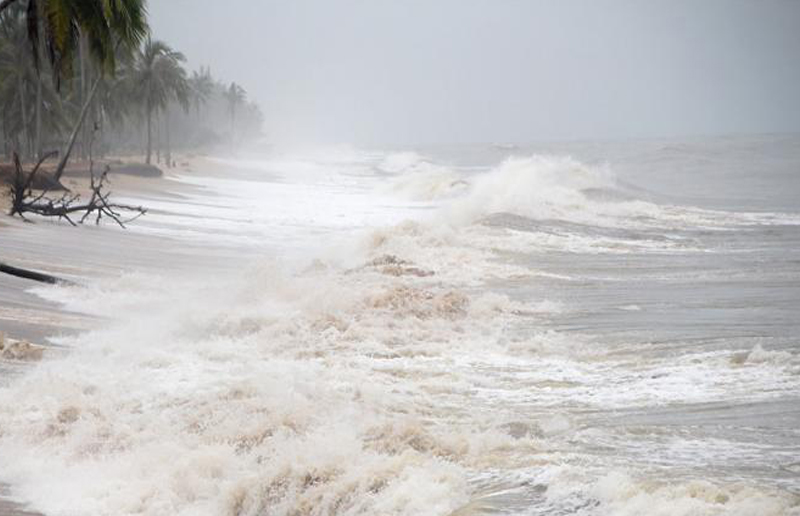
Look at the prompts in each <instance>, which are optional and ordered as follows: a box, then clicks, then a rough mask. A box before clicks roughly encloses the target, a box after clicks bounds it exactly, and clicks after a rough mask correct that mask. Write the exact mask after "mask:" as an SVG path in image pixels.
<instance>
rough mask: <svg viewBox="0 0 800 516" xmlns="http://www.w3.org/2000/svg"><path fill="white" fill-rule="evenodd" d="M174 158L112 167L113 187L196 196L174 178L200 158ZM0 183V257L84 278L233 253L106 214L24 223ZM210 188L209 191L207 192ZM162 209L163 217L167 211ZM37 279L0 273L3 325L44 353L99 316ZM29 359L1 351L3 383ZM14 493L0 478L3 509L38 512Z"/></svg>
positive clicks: (184, 265) (185, 264)
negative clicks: (75, 307)
mask: <svg viewBox="0 0 800 516" xmlns="http://www.w3.org/2000/svg"><path fill="white" fill-rule="evenodd" d="M179 161H180V162H181V163H182V164H183V165H182V166H181V167H179V168H176V169H172V170H171V171H168V172H167V173H165V175H164V176H163V177H141V176H136V175H130V174H125V175H123V174H112V175H111V176H110V189H111V190H112V192H113V194H114V195H116V196H119V197H120V198H122V197H124V198H125V200H126V202H128V200H130V199H135V200H137V201H141V204H142V205H144V206H147V205H148V201H150V202H156V201H163V200H165V199H168V200H169V201H170V202H172V203H177V204H180V202H181V199H184V198H188V196H193V197H192V198H193V199H194V201H193V202H195V203H196V202H197V194H198V192H197V191H196V190H195V189H193V187H191V186H189V185H186V184H184V183H181V182H178V181H175V180H174V177H173V175H174V174H191V173H192V171H193V170H196V169H197V167H201V168H202V166H203V165H202V163H200V162H199V160H189V159H187V158H182V159H180V160H179ZM206 168H210V167H206ZM64 182H65V184H66V185H67V187H68V188H70V189H71V190H73V191H76V192H81V193H82V194H84V195H85V192H86V191H87V190H88V185H87V183H88V181H87V179H85V178H81V177H74V176H67V177H65V181H64ZM5 190H6V188H5V187H3V192H2V196H0V211H2V214H0V262H5V263H8V264H10V265H13V266H17V267H23V268H26V269H32V270H36V271H41V272H45V273H48V274H53V275H56V276H59V277H63V278H66V279H70V280H73V281H77V282H83V281H87V280H88V279H89V278H93V279H96V278H103V277H114V276H118V275H119V274H121V273H122V272H124V271H128V270H136V271H148V270H158V271H161V272H164V271H167V272H170V271H174V272H175V273H176V274H180V273H181V271H186V270H191V269H196V268H209V269H212V268H214V267H224V264H225V262H226V260H225V258H226V257H227V256H229V255H230V253H234V252H236V251H235V250H232V249H225V248H220V247H219V246H214V247H213V248H211V247H208V246H206V245H204V244H203V243H202V239H199V240H198V241H197V242H194V243H193V242H186V241H183V240H175V239H172V238H169V237H166V236H163V235H160V234H157V233H155V234H149V233H143V232H137V231H134V230H123V229H121V228H119V227H117V226H116V225H115V224H113V222H111V221H106V222H105V223H104V224H102V225H100V226H95V225H94V224H88V223H87V224H86V225H83V226H79V227H71V226H70V225H69V224H68V223H67V222H66V221H63V222H57V221H52V220H46V219H37V220H34V221H32V222H25V221H23V220H21V219H19V218H18V217H14V218H12V217H9V216H8V215H7V213H8V208H9V201H8V198H7V195H6V191H5ZM207 195H213V194H212V193H210V192H207ZM173 205H174V204H173ZM160 215H161V216H162V218H163V216H164V213H161V214H160ZM136 223H137V222H133V223H132V224H136ZM37 286H38V284H37V283H35V282H31V281H29V280H24V279H20V278H16V277H12V276H9V275H6V274H0V332H2V333H3V334H4V336H5V338H6V341H7V342H8V341H25V342H30V343H33V344H34V345H36V346H43V347H44V349H45V351H44V355H45V357H46V355H47V354H48V353H49V352H52V351H53V350H54V349H55V348H56V347H57V344H54V343H53V342H52V341H51V340H50V339H51V338H53V337H58V336H63V335H68V334H72V333H75V332H80V331H84V330H88V329H91V328H92V327H94V326H95V325H96V324H97V323H98V321H96V320H93V318H92V317H89V316H87V315H85V314H80V313H74V312H70V311H68V310H65V309H64V308H62V307H61V306H60V305H58V304H57V303H54V302H49V301H46V300H44V299H42V298H41V297H39V296H37V295H36V294H34V293H33V292H31V289H33V288H35V287H37ZM29 366H30V364H29V363H27V362H25V361H18V360H7V359H3V358H2V357H1V356H0V382H3V383H5V382H8V381H11V380H13V378H14V377H15V376H16V375H19V374H23V373H24V372H25V370H26V368H27V367H29ZM11 495H12V493H11V492H10V488H9V487H8V486H2V485H0V516H22V515H32V514H35V513H32V512H26V510H25V507H24V506H22V505H19V504H17V503H15V502H13V501H12V500H11V499H9V496H11Z"/></svg>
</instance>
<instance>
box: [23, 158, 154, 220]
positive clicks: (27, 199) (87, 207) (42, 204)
mask: <svg viewBox="0 0 800 516" xmlns="http://www.w3.org/2000/svg"><path fill="white" fill-rule="evenodd" d="M56 154H57V152H51V153H48V154H47V155H45V156H43V157H42V159H40V160H39V162H38V163H37V164H36V166H34V168H33V170H32V171H31V172H30V173H29V174H27V176H26V174H25V173H24V172H23V171H22V165H21V164H20V161H19V156H18V155H17V154H16V153H14V167H15V174H14V181H13V183H12V185H11V212H10V213H9V214H10V215H11V216H14V215H18V216H19V217H20V218H22V219H25V214H34V215H40V216H42V217H56V218H58V219H65V220H66V221H67V222H69V223H70V224H71V225H73V226H76V225H77V224H78V223H81V224H82V223H83V222H84V221H86V220H87V219H88V218H90V217H91V216H94V217H95V224H100V221H101V220H102V219H103V217H104V216H105V217H107V218H110V219H111V220H113V221H114V222H116V223H117V224H118V225H119V226H120V227H122V228H124V227H125V224H127V223H128V222H131V221H133V220H135V219H137V218H139V217H141V216H142V215H144V214H145V213H147V210H146V209H145V208H143V207H142V206H130V205H127V204H117V203H113V202H111V201H110V199H109V198H110V195H111V192H110V191H107V190H106V183H107V181H108V171H109V168H108V167H106V169H105V170H104V171H103V173H102V174H101V175H100V177H99V178H95V175H94V170H93V168H94V165H93V162H90V173H91V179H90V181H91V183H90V189H91V191H92V196H91V198H90V199H89V202H87V203H80V195H79V194H71V193H70V192H65V193H63V194H62V195H61V196H60V197H57V198H51V197H48V196H47V194H48V190H47V188H45V189H44V190H42V191H41V192H40V193H38V194H34V193H33V189H32V187H31V185H32V184H33V179H34V176H35V175H36V173H37V172H38V171H39V168H40V167H41V166H42V163H44V161H45V160H46V159H48V158H50V157H52V156H54V155H56ZM122 212H131V213H133V216H131V217H129V218H127V219H123V214H122ZM79 214H82V216H81V218H80V219H78V221H77V222H76V221H75V220H73V218H72V217H73V216H75V217H76V218H77V215H79Z"/></svg>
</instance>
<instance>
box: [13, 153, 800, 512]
mask: <svg viewBox="0 0 800 516" xmlns="http://www.w3.org/2000/svg"><path fill="white" fill-rule="evenodd" d="M745 143H747V144H748V145H753V143H752V142H745ZM741 144H742V143H741V142H738V143H737V142H736V141H732V142H728V143H727V145H729V146H730V147H731V152H732V154H736V153H735V152H734V151H735V150H736V149H737V147H736V146H737V145H741ZM628 145H629V148H628V152H627V153H625V156H633V157H632V158H630V157H629V158H620V157H619V156H618V155H616V154H615V153H614V148H607V149H605V150H606V151H607V153H608V155H609V156H608V157H607V158H604V159H605V161H607V162H606V163H598V161H597V159H596V158H597V156H596V154H600V156H601V157H602V156H603V154H604V152H603V148H602V146H600V147H598V146H597V145H591V146H587V147H585V148H584V147H581V146H579V145H576V146H574V147H573V148H567V149H564V148H555V149H539V148H531V149H527V148H524V147H513V148H506V147H498V146H483V147H479V146H473V147H470V148H466V149H445V148H442V149H418V150H417V151H416V152H406V151H403V152H401V153H382V152H369V153H367V152H360V151H354V150H343V149H338V150H337V151H336V152H335V153H331V154H330V155H327V154H326V153H325V152H316V153H314V154H304V155H297V154H295V155H291V156H288V155H285V156H272V157H269V158H267V159H253V160H248V161H231V160H228V161H226V160H216V161H214V162H212V165H210V167H211V168H212V169H214V173H213V174H211V173H208V174H203V173H198V174H194V175H192V176H189V175H187V176H185V177H180V178H179V180H181V181H184V182H187V183H190V184H192V185H193V187H195V188H197V189H198V192H205V194H203V193H198V194H197V198H196V199H190V200H191V201H192V202H185V199H184V200H183V201H180V202H179V201H169V200H163V199H162V200H161V201H160V202H161V204H159V206H158V207H159V209H160V214H157V215H156V216H155V217H152V218H150V219H149V221H148V222H146V223H145V222H144V221H143V224H141V225H138V226H132V227H131V230H132V231H142V232H147V233H156V234H159V235H165V236H169V237H170V238H174V239H179V240H180V239H187V240H192V241H202V240H204V239H206V240H207V241H208V242H209V243H210V244H212V245H224V246H230V247H232V248H241V249H248V250H250V251H252V250H257V251H258V252H259V253H260V254H261V257H260V258H259V259H257V260H252V259H251V258H250V256H251V253H250V252H247V253H243V258H242V260H241V264H239V265H240V268H239V269H238V270H233V269H231V270H229V271H227V272H216V273H215V274H214V275H213V276H212V277H210V278H209V276H208V275H205V274H203V275H200V274H199V273H198V275H190V274H189V275H184V276H166V275H163V274H159V273H158V272H154V271H153V270H147V271H131V272H129V273H127V274H124V275H122V276H119V277H117V278H113V279H110V280H109V279H103V280H96V281H90V282H89V284H88V285H86V286H82V287H55V288H47V289H38V290H37V291H36V292H37V293H38V294H39V295H40V296H42V297H45V298H47V299H50V300H54V301H57V302H59V303H62V304H63V305H64V306H65V307H66V308H68V309H71V310H75V311H77V312H82V313H87V314H91V315H97V316H101V317H102V318H103V320H106V321H107V322H106V323H104V324H102V325H99V326H98V327H97V328H95V329H93V330H92V331H88V332H85V333H82V334H80V335H77V336H73V337H62V338H60V339H59V343H62V344H65V345H67V346H68V351H67V352H63V353H57V354H55V353H54V354H51V355H50V356H49V357H48V358H47V359H46V360H44V361H42V362H41V363H39V364H38V365H36V366H35V367H34V368H32V369H31V370H30V371H28V372H27V373H26V374H24V375H22V376H21V377H20V378H18V379H15V380H14V381H13V382H12V383H11V384H9V385H8V386H4V387H3V388H2V390H0V461H2V465H3V467H2V468H0V481H2V482H5V483H8V484H9V485H10V486H11V487H12V491H13V495H14V496H15V497H16V498H18V499H19V500H21V501H25V502H28V503H30V504H31V506H32V507H33V508H35V509H37V510H39V511H42V512H43V513H45V514H47V515H54V516H55V515H62V514H63V515H74V514H107V515H111V514H114V515H118V514H148V515H162V514H163V515H167V514H169V515H172V514H184V515H190V514H191V515H198V514H199V515H204V514H207V515H217V514H230V515H256V514H276V515H277V514H287V515H288V514H309V515H311V514H319V515H323V514H409V515H411V514H414V515H417V514H431V515H437V514H441V515H467V514H547V515H551V514H580V515H605V514H616V515H635V514H653V515H659V514H663V515H667V514H669V515H687V516H688V515H718V514H720V515H721V514H735V515H752V514H759V515H791V514H800V496H799V495H798V493H800V481H799V480H798V475H800V433H798V428H800V399H799V398H798V396H799V395H798V393H799V392H800V390H799V389H800V354H798V353H799V351H800V342H798V340H797V335H798V330H800V327H799V324H800V323H798V321H797V318H796V312H797V309H798V307H800V254H799V253H800V205H797V204H792V201H785V202H782V203H778V206H777V208H776V207H775V206H773V205H769V206H767V205H764V206H749V207H748V209H739V206H731V207H730V208H729V209H726V207H725V206H723V205H720V204H719V203H718V202H708V203H703V202H697V203H690V202H681V196H686V194H687V192H686V191H681V190H680V189H677V190H676V189H674V188H673V189H672V190H671V191H663V192H659V191H658V189H657V188H658V185H659V184H660V183H659V179H658V177H659V174H660V173H662V172H663V170H662V169H660V168H659V167H658V166H655V165H652V163H653V154H654V153H655V154H658V153H659V152H661V153H662V154H661V155H663V159H664V160H665V162H667V163H669V165H670V169H671V170H673V171H680V170H681V168H680V156H678V157H676V154H675V148H674V147H672V146H663V145H661V146H659V145H656V144H648V145H652V147H647V148H642V146H643V145H644V144H641V143H638V144H637V143H631V144H628ZM696 145H697V146H699V148H700V149H703V145H707V146H710V147H713V148H714V149H716V147H715V146H717V145H719V144H718V142H711V143H708V142H706V143H702V142H701V143H697V144H696ZM598 148H599V149H600V150H598ZM797 148H798V146H797V142H795V141H794V140H792V141H789V142H788V143H787V144H786V145H785V148H784V150H783V153H782V154H781V155H780V156H778V157H779V158H782V159H783V160H784V162H785V163H786V164H787V165H786V166H787V167H789V168H790V169H793V170H796V169H797V167H798V165H799V164H800V159H798V155H797ZM659 149H661V150H659ZM695 153H696V149H694V150H693V153H692V156H694V155H696V154H695ZM709 155H713V156H717V157H718V156H719V153H718V152H713V153H712V152H710V151H709ZM326 156H327V157H326ZM567 156H571V157H567ZM772 157H773V158H775V156H772ZM737 163H739V164H740V165H741V163H740V162H739V161H737ZM770 163H773V164H774V163H775V160H774V159H773V160H772V161H771V162H770ZM648 166H652V169H646V168H645V167H648ZM708 166H709V167H710V172H718V168H724V167H726V166H727V164H726V163H725V162H724V160H723V161H722V162H718V163H717V162H714V163H712V164H710V165H708ZM715 167H717V168H715ZM792 167H793V168H792ZM774 172H775V174H777V176H776V178H775V181H774V188H775V190H776V191H775V198H776V199H783V197H782V193H781V192H780V191H778V190H780V189H781V185H783V188H785V187H786V183H785V181H784V179H785V176H783V175H781V174H782V173H784V169H776V170H775V171H774ZM675 173H679V172H675ZM765 178H766V179H764V181H765V182H768V181H769V178H770V176H769V175H766V176H765ZM796 179H797V178H796V177H795V181H796ZM697 181H701V179H697ZM735 182H736V180H735V178H733V179H732V180H731V183H735ZM793 184H796V183H793ZM662 186H663V185H662ZM729 187H730V185H729ZM740 187H741V188H742V189H743V190H745V191H746V190H748V189H749V185H748V183H747V181H746V180H742V183H741V185H740ZM762 187H763V185H762ZM643 188H648V190H647V193H646V194H645V193H643V191H644V190H642V189H643ZM696 188H699V189H701V190H702V189H713V188H714V185H713V184H712V183H709V184H706V185H703V184H700V183H698V184H697V186H696ZM742 195H746V194H742ZM700 201H702V199H700ZM795 202H796V200H795ZM207 206H211V207H212V210H211V212H210V213H211V216H210V217H203V216H201V215H202V214H203V213H206V210H205V207H207Z"/></svg>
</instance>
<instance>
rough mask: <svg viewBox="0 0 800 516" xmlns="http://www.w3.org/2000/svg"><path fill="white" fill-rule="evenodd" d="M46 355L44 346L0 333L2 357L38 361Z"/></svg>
mask: <svg viewBox="0 0 800 516" xmlns="http://www.w3.org/2000/svg"><path fill="white" fill-rule="evenodd" d="M43 356H44V348H43V347H42V346H37V345H35V344H31V343H30V342H26V341H24V340H12V339H9V338H6V336H5V335H3V334H2V333H0V358H2V359H4V360H18V361H23V362H37V361H39V360H41V359H42V357H43Z"/></svg>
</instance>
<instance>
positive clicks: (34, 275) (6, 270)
mask: <svg viewBox="0 0 800 516" xmlns="http://www.w3.org/2000/svg"><path fill="white" fill-rule="evenodd" d="M0 272H2V273H3V274H10V275H12V276H16V277H18V278H23V279H29V280H33V281H38V282H40V283H49V284H51V285H57V284H58V285H74V283H73V282H71V281H69V280H65V279H62V278H59V277H57V276H51V275H50V274H44V273H41V272H36V271H31V270H28V269H20V268H19V267H12V266H11V265H8V264H5V263H3V262H0Z"/></svg>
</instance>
